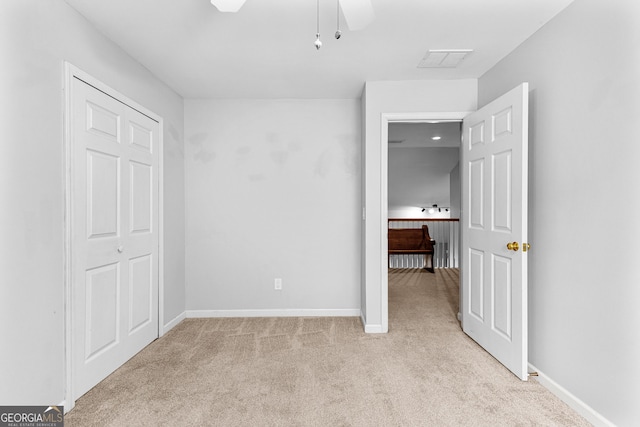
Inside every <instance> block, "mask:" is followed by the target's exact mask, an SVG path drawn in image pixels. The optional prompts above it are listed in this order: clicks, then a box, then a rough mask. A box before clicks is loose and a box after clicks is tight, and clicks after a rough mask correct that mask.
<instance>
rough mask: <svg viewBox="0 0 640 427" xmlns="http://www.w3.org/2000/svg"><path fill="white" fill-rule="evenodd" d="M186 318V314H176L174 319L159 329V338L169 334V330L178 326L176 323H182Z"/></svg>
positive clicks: (184, 312)
mask: <svg viewBox="0 0 640 427" xmlns="http://www.w3.org/2000/svg"><path fill="white" fill-rule="evenodd" d="M186 318H187V312H186V311H183V312H182V313H180V314H178V315H177V316H176V317H174V318H173V319H172V320H170V321H169V322H167V324H166V325H164V326H163V327H162V328H161V329H162V331H161V332H160V336H162V335H164V334H166V333H167V332H169V331H170V330H171V329H173V328H175V327H176V326H178V323H180V322H182V321H183V320H184V319H186Z"/></svg>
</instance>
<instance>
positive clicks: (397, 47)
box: [65, 0, 572, 98]
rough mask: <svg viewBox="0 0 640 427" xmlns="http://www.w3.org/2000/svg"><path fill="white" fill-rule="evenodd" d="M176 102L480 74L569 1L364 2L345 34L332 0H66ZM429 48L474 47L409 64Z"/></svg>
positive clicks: (313, 94)
mask: <svg viewBox="0 0 640 427" xmlns="http://www.w3.org/2000/svg"><path fill="white" fill-rule="evenodd" d="M65 1H66V2H67V3H68V4H69V5H71V6H72V7H73V8H75V9H76V10H78V11H79V12H80V13H81V14H82V15H84V16H85V17H86V18H87V19H88V20H89V21H90V22H91V23H92V24H93V25H94V26H95V27H96V28H98V30H100V31H102V32H103V33H104V34H105V35H106V36H107V37H108V38H110V39H111V40H113V41H114V42H115V43H117V44H118V45H120V46H121V47H122V48H123V49H124V50H125V51H126V52H128V53H129V54H130V55H131V56H133V57H134V58H136V59H137V60H138V61H139V62H140V63H142V64H143V65H144V66H145V67H146V68H148V69H149V70H150V71H151V72H153V73H154V74H155V75H156V76H158V77H159V78H160V79H161V80H163V81H164V82H165V83H167V84H168V85H169V86H170V87H172V88H173V89H174V90H175V91H176V92H178V93H179V94H180V95H182V96H183V97H185V98H359V97H360V94H361V92H362V88H363V85H364V82H365V81H376V80H422V79H460V78H478V77H480V76H481V75H482V74H483V73H484V72H486V71H487V70H488V69H490V68H491V67H492V66H493V65H494V64H496V63H497V62H498V61H499V60H500V59H501V58H503V57H504V56H505V55H507V54H508V53H509V52H511V51H512V50H513V49H514V48H515V47H517V46H518V45H519V44H520V43H522V42H523V41H524V40H525V39H527V38H528V37H529V36H531V34H533V33H534V32H535V31H536V30H538V29H539V28H540V27H541V26H542V25H544V24H545V23H546V22H547V21H548V20H549V19H551V18H552V17H553V16H555V15H556V14H557V13H558V12H559V11H561V10H562V9H564V8H565V7H566V6H567V5H568V4H569V3H571V2H572V0H372V4H373V8H374V13H375V19H374V22H373V23H372V24H371V25H369V26H368V27H367V28H366V29H364V30H361V31H355V32H351V31H349V30H348V29H347V28H346V24H345V22H344V18H343V17H342V16H341V18H340V19H341V30H342V33H343V35H342V37H341V38H340V40H336V39H334V38H333V34H334V32H335V31H336V11H337V8H336V4H337V3H336V2H337V0H320V3H321V4H320V7H321V11H320V33H321V38H322V41H323V47H322V49H320V50H319V51H316V49H315V48H314V45H313V42H314V41H315V33H316V1H315V0H247V1H246V3H245V4H244V6H243V7H242V9H240V11H239V12H238V13H222V12H219V11H218V10H217V9H216V8H215V7H213V6H212V5H211V3H210V2H209V0H65ZM429 49H473V50H474V52H473V53H472V54H471V55H469V56H468V57H467V58H466V59H465V60H464V61H463V62H462V63H461V64H460V65H459V66H458V67H457V68H453V69H448V68H446V69H442V68H440V69H424V68H418V67H417V65H418V63H419V62H420V60H421V59H422V58H423V56H424V55H425V53H426V52H427V51H428V50H429Z"/></svg>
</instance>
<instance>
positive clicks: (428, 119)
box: [380, 112, 469, 331]
mask: <svg viewBox="0 0 640 427" xmlns="http://www.w3.org/2000/svg"><path fill="white" fill-rule="evenodd" d="M468 114H469V113H468V112H445V113H383V114H382V115H381V144H380V160H381V161H380V185H381V189H380V190H381V197H380V212H381V221H380V235H381V236H382V239H381V243H382V245H381V249H382V250H381V253H380V266H381V272H380V273H381V274H380V281H381V286H380V293H381V295H380V297H381V298H380V303H381V309H382V313H381V314H382V316H381V319H382V330H383V331H387V330H388V328H389V312H388V310H389V301H388V298H389V257H388V249H389V242H388V239H387V234H388V228H389V218H390V216H389V150H390V149H389V144H388V141H389V140H390V138H389V129H390V125H395V124H403V123H404V124H421V123H424V124H429V123H434V122H440V123H447V122H449V123H460V122H462V119H464V118H465V117H466V116H467V115H468ZM457 126H458V128H459V125H457ZM458 132H459V131H458ZM392 135H393V134H392ZM392 144H393V143H392ZM459 145H460V143H459V141H458V147H459ZM436 203H437V202H436ZM432 204H433V203H432ZM449 208H451V207H450V206H449ZM421 209H422V207H420V209H419V211H420V213H422V212H421ZM392 212H393V211H392ZM425 212H428V210H425ZM458 286H459V287H460V284H458ZM460 295H462V294H460ZM460 298H462V296H460ZM458 318H460V315H459V314H458Z"/></svg>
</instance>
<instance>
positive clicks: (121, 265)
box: [71, 78, 159, 399]
mask: <svg viewBox="0 0 640 427" xmlns="http://www.w3.org/2000/svg"><path fill="white" fill-rule="evenodd" d="M71 91H72V112H73V116H72V120H71V122H72V128H71V132H72V164H71V182H72V183H71V186H72V195H71V198H72V200H71V209H72V217H73V221H72V230H71V231H72V236H73V237H72V249H71V250H72V256H71V257H72V270H73V273H72V281H73V284H72V294H73V300H72V304H73V308H72V313H73V330H74V338H73V340H74V344H73V348H74V355H73V374H72V377H73V397H74V399H77V398H78V397H80V396H81V395H82V394H84V393H85V392H86V391H88V390H89V389H90V388H92V387H93V386H94V385H96V384H97V383H98V382H100V381H101V380H102V379H104V378H105V377H106V376H107V375H109V374H110V373H111V372H113V371H114V370H115V369H117V368H118V367H119V366H121V365H122V364H123V363H124V362H126V361H127V360H128V359H129V358H131V357H132V356H133V355H135V354H136V353H137V352H138V351H140V350H141V349H142V348H144V347H145V346H146V345H147V344H149V343H150V342H151V341H153V340H154V339H155V338H157V336H158V263H157V260H158V227H157V221H158V200H159V197H158V188H159V187H158V154H157V152H156V151H157V150H154V144H156V141H157V138H158V135H159V126H158V123H157V122H155V121H154V120H152V119H150V118H149V117H147V116H145V115H143V114H142V113H140V112H138V111H136V110H134V109H133V108H131V107H129V106H127V105H126V104H124V103H122V102H120V101H118V100H116V99H114V98H112V97H110V96H109V95H106V94H105V93H103V92H101V91H99V90H97V89H95V88H93V87H92V86H90V85H88V84H86V83H84V82H82V81H80V80H78V79H76V78H74V79H73V84H72V87H71Z"/></svg>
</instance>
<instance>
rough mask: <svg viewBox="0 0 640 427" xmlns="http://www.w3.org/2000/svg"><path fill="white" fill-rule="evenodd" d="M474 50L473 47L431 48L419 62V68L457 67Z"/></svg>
mask: <svg viewBox="0 0 640 427" xmlns="http://www.w3.org/2000/svg"><path fill="white" fill-rule="evenodd" d="M471 52H473V49H436V50H429V51H428V52H427V54H426V55H425V56H424V58H422V61H420V63H419V64H418V68H455V67H457V66H458V65H459V64H460V62H462V60H463V59H464V58H465V57H466V56H467V55H469V54H470V53H471Z"/></svg>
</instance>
